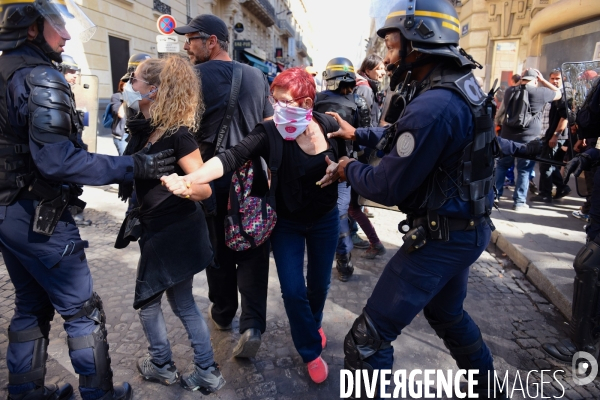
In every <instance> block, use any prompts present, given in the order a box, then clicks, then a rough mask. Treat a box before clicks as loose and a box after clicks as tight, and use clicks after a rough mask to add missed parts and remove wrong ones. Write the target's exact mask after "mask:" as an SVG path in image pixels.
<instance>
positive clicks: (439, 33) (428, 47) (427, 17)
mask: <svg viewBox="0 0 600 400" xmlns="http://www.w3.org/2000/svg"><path fill="white" fill-rule="evenodd" d="M395 30H399V31H400V34H401V35H402V36H403V37H404V38H405V39H407V40H409V41H410V42H411V43H412V48H413V49H415V50H416V51H419V52H421V53H424V54H434V55H440V56H444V57H450V58H454V59H456V61H457V62H458V63H459V65H460V66H465V65H476V64H475V63H474V62H473V60H472V59H469V58H467V57H465V55H464V54H463V52H461V51H460V48H459V47H458V41H459V39H460V21H459V20H458V14H457V13H456V10H455V9H454V6H453V5H452V3H450V2H449V1H447V0H399V1H398V2H397V3H396V5H395V6H393V7H392V9H391V11H390V13H389V15H388V16H387V18H386V20H385V24H384V25H383V27H382V28H381V29H379V30H378V31H377V35H378V36H379V37H381V38H385V36H386V35H387V34H388V33H390V32H393V31H395Z"/></svg>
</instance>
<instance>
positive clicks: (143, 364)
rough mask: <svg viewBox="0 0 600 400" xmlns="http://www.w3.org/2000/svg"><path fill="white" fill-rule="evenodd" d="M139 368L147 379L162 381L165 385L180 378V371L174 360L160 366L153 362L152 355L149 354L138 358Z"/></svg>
mask: <svg viewBox="0 0 600 400" xmlns="http://www.w3.org/2000/svg"><path fill="white" fill-rule="evenodd" d="M137 368H138V371H140V374H141V375H142V377H143V378H144V379H145V380H147V381H153V382H158V383H162V384H163V385H165V386H169V385H172V384H174V383H175V382H177V380H178V379H179V372H177V367H176V366H175V363H174V362H173V361H169V362H168V363H167V364H165V365H164V366H163V367H158V366H157V365H156V364H154V363H153V362H152V357H150V355H147V356H146V357H142V358H140V359H139V360H138V363H137Z"/></svg>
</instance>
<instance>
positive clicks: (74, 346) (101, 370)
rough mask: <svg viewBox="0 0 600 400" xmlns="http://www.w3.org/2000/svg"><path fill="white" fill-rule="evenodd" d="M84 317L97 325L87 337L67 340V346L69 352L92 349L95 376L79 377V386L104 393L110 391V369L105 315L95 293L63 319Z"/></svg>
mask: <svg viewBox="0 0 600 400" xmlns="http://www.w3.org/2000/svg"><path fill="white" fill-rule="evenodd" d="M84 316H85V317H87V318H89V319H90V320H92V321H94V323H95V324H96V325H97V326H96V328H95V329H94V331H93V332H92V333H91V334H89V335H86V336H79V337H69V338H67V344H68V346H69V350H70V351H75V350H83V349H89V348H91V349H92V353H93V355H94V364H95V367H96V374H94V375H79V386H81V387H86V388H99V389H102V390H104V391H109V390H112V388H113V384H112V369H111V368H110V356H109V354H108V340H107V339H106V336H107V333H106V315H105V314H104V308H103V306H102V300H101V299H100V296H98V294H97V293H96V292H94V293H93V294H92V297H90V299H89V300H87V301H86V302H85V303H84V304H83V306H82V307H81V309H80V310H79V311H78V312H77V313H76V314H75V315H72V316H70V317H65V321H66V322H69V321H73V320H75V319H77V318H81V317H84Z"/></svg>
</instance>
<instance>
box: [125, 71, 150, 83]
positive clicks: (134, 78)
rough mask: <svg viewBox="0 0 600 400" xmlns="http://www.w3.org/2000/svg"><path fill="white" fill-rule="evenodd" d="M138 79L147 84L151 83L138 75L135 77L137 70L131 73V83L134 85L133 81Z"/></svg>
mask: <svg viewBox="0 0 600 400" xmlns="http://www.w3.org/2000/svg"><path fill="white" fill-rule="evenodd" d="M136 80H137V81H140V82H144V83H145V84H146V85H149V84H150V82H148V81H145V80H143V79H140V78H136V77H135V72H132V73H131V78H130V81H131V84H132V85H133V83H134V82H135V81H136Z"/></svg>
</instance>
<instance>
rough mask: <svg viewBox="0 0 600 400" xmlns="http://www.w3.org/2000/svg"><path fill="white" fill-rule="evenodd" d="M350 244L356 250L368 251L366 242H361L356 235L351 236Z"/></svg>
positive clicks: (367, 242) (368, 244)
mask: <svg viewBox="0 0 600 400" xmlns="http://www.w3.org/2000/svg"><path fill="white" fill-rule="evenodd" d="M352 243H353V244H354V247H356V248H357V249H368V248H369V246H370V243H369V241H368V240H362V239H361V238H360V236H358V235H357V234H356V233H353V234H352Z"/></svg>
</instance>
